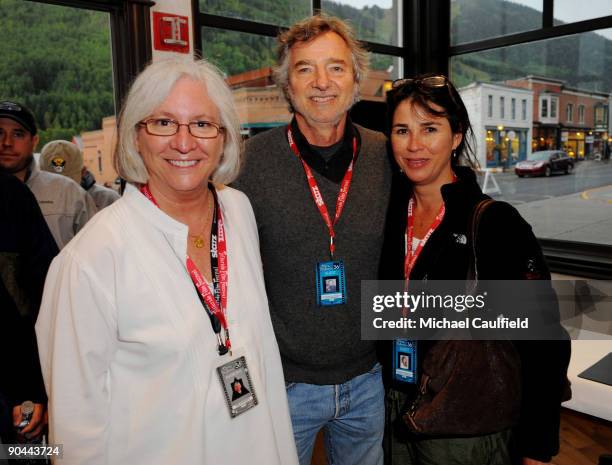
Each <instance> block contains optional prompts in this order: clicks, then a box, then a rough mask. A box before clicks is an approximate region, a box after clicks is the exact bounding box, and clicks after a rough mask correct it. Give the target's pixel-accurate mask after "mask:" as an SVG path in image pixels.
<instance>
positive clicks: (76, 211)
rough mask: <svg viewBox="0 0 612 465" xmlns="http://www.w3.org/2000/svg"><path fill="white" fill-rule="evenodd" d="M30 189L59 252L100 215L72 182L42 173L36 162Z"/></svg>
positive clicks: (80, 188)
mask: <svg viewBox="0 0 612 465" xmlns="http://www.w3.org/2000/svg"><path fill="white" fill-rule="evenodd" d="M29 169H30V176H29V177H28V179H27V180H26V185H27V186H28V187H29V188H30V190H31V191H32V193H33V194H34V196H35V197H36V200H37V201H38V205H39V206H40V209H41V211H42V214H43V216H44V217H45V220H46V221H47V225H48V226H49V229H50V230H51V234H53V238H54V239H55V242H56V243H57V246H58V247H59V249H60V250H61V249H63V248H64V246H65V245H66V244H67V243H68V241H70V239H72V238H73V237H74V236H75V234H76V233H78V232H79V230H80V229H81V228H82V227H83V226H84V225H85V223H87V221H88V220H89V219H90V218H91V217H92V216H94V215H95V214H96V212H97V211H98V209H97V208H96V204H95V203H94V201H93V199H92V198H91V197H90V196H89V195H88V194H87V192H85V189H83V188H82V187H81V186H79V185H78V184H77V183H76V182H74V181H73V180H72V179H70V178H68V177H66V176H62V175H61V174H54V173H49V172H47V171H41V170H40V168H39V167H38V164H37V163H36V161H35V160H32V163H31V164H30V168H29Z"/></svg>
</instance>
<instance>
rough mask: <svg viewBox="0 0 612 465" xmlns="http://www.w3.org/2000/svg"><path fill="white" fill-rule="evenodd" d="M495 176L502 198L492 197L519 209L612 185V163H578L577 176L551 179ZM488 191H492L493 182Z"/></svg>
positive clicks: (575, 174) (554, 176)
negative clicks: (533, 203)
mask: <svg viewBox="0 0 612 465" xmlns="http://www.w3.org/2000/svg"><path fill="white" fill-rule="evenodd" d="M493 176H494V177H495V180H496V181H497V184H498V185H499V188H500V190H501V194H499V193H491V194H490V195H491V197H493V198H495V199H497V200H505V201H506V202H509V203H511V204H513V205H517V206H518V205H521V204H524V203H529V202H534V201H537V200H544V199H551V198H555V197H559V196H562V195H568V194H575V193H582V192H584V191H588V190H589V189H594V188H597V187H601V186H608V185H612V162H610V161H593V160H587V161H581V162H577V163H576V165H575V168H574V172H573V174H569V175H565V174H553V175H552V176H550V177H549V178H546V177H543V176H542V177H530V178H519V177H518V176H517V175H516V174H514V171H509V172H506V173H495V174H494V175H493ZM482 181H483V178H482V177H480V179H479V182H480V184H481V186H482ZM488 187H489V188H490V187H491V183H490V182H489V185H488Z"/></svg>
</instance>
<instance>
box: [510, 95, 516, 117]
mask: <svg viewBox="0 0 612 465" xmlns="http://www.w3.org/2000/svg"><path fill="white" fill-rule="evenodd" d="M510 102H511V111H512V119H516V99H515V98H513V99H512V100H511V101H510Z"/></svg>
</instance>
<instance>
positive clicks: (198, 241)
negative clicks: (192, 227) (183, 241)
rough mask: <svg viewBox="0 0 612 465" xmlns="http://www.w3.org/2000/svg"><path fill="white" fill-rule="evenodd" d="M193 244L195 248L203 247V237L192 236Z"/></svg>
mask: <svg viewBox="0 0 612 465" xmlns="http://www.w3.org/2000/svg"><path fill="white" fill-rule="evenodd" d="M193 245H194V246H195V247H196V248H197V249H201V248H202V247H204V238H203V237H202V236H193Z"/></svg>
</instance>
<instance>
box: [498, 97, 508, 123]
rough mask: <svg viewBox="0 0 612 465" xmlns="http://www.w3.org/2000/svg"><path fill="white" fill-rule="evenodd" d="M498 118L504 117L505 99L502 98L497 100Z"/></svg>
mask: <svg viewBox="0 0 612 465" xmlns="http://www.w3.org/2000/svg"><path fill="white" fill-rule="evenodd" d="M499 117H500V118H502V119H503V118H505V117H506V99H505V98H504V97H500V98H499Z"/></svg>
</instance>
